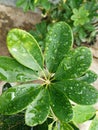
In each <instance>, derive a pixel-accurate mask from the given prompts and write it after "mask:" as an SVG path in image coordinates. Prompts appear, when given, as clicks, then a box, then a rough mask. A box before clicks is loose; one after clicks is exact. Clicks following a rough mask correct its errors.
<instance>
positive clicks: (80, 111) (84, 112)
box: [73, 105, 96, 124]
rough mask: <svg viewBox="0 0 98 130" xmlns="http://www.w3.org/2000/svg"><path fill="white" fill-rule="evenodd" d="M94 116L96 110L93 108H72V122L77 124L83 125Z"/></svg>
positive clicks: (78, 106) (77, 106)
mask: <svg viewBox="0 0 98 130" xmlns="http://www.w3.org/2000/svg"><path fill="white" fill-rule="evenodd" d="M95 114H96V110H95V109H94V107H93V106H80V105H76V106H74V107H73V121H74V122H75V123H77V124H79V123H83V122H85V121H87V120H89V119H90V118H92V117H93V116H94V115H95Z"/></svg>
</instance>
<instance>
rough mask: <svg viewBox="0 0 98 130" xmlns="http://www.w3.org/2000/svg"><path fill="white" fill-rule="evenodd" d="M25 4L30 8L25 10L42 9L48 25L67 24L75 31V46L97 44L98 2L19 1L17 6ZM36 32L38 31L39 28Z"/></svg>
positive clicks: (95, 0) (69, 0)
mask: <svg viewBox="0 0 98 130" xmlns="http://www.w3.org/2000/svg"><path fill="white" fill-rule="evenodd" d="M23 4H26V5H27V6H28V8H26V7H25V6H23V8H24V10H27V9H31V10H33V11H34V9H35V8H36V7H37V8H39V9H41V11H42V17H43V19H42V21H45V22H46V25H50V24H51V23H52V22H58V21H65V22H67V23H68V24H69V25H70V26H71V27H72V29H73V34H74V38H75V39H74V43H75V44H77V45H81V43H87V44H92V43H94V42H95V37H96V34H97V29H96V27H97V25H98V20H97V17H98V12H97V10H98V2H97V0H92V1H89V0H86V1H83V0H78V1H77V0H61V1H59V0H55V1H53V0H49V1H48V0H45V1H40V0H37V1H36V0H34V1H32V0H30V1H24V0H18V1H17V6H20V5H23ZM32 7H33V8H32ZM39 25H40V24H39ZM36 30H37V31H38V28H37V29H36Z"/></svg>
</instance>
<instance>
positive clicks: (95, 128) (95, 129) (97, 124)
mask: <svg viewBox="0 0 98 130" xmlns="http://www.w3.org/2000/svg"><path fill="white" fill-rule="evenodd" d="M89 130H98V116H96V117H95V118H94V120H93V121H92V123H91V125H90V128H89Z"/></svg>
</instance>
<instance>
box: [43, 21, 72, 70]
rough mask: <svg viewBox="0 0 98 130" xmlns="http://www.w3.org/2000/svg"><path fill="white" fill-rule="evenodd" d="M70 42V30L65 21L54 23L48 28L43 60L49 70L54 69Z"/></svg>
mask: <svg viewBox="0 0 98 130" xmlns="http://www.w3.org/2000/svg"><path fill="white" fill-rule="evenodd" d="M72 43H73V35H72V31H71V29H70V27H69V26H68V25H67V24H66V23H65V22H59V23H56V24H54V26H53V27H52V28H51V29H50V30H49V32H48V34H47V37H46V50H45V61H46V66H47V68H48V69H49V71H50V72H55V71H56V69H57V67H58V65H59V63H60V62H61V61H62V59H63V58H64V56H65V54H67V53H68V51H69V50H70V48H71V46H72Z"/></svg>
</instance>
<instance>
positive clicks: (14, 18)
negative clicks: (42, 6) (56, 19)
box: [0, 5, 41, 55]
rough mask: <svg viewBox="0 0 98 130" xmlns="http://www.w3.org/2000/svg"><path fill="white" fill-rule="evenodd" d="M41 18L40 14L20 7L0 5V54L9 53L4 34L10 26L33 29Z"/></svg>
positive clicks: (5, 34)
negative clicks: (25, 11)
mask: <svg viewBox="0 0 98 130" xmlns="http://www.w3.org/2000/svg"><path fill="white" fill-rule="evenodd" d="M40 20H41V16H40V14H37V13H32V12H27V13H24V12H23V11H22V9H17V8H15V7H9V6H5V5H0V55H9V53H8V50H7V47H6V36H7V33H8V31H9V30H10V29H11V28H15V27H17V28H21V29H24V30H27V31H28V30H30V29H34V26H35V24H36V23H39V22H40Z"/></svg>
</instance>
